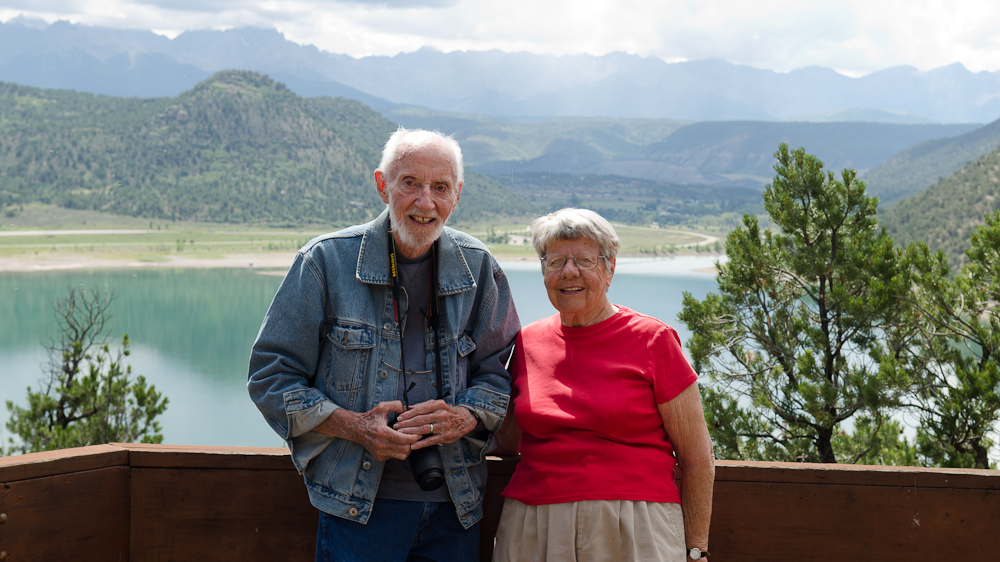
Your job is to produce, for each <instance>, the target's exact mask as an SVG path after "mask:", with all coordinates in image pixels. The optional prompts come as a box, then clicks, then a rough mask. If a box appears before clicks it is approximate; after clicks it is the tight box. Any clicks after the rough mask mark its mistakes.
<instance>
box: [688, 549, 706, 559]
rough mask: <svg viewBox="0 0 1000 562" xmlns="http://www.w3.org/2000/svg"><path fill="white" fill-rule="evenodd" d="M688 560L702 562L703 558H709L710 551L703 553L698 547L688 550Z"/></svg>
mask: <svg viewBox="0 0 1000 562" xmlns="http://www.w3.org/2000/svg"><path fill="white" fill-rule="evenodd" d="M688 558H690V559H691V560H701V559H702V558H708V551H707V550H705V551H702V550H701V549H700V548H698V547H697V546H696V547H694V548H689V549H688Z"/></svg>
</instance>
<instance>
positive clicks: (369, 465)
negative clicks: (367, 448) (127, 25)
mask: <svg viewBox="0 0 1000 562" xmlns="http://www.w3.org/2000/svg"><path fill="white" fill-rule="evenodd" d="M361 468H363V469H365V470H371V469H372V463H370V462H368V461H365V462H364V464H362V465H361Z"/></svg>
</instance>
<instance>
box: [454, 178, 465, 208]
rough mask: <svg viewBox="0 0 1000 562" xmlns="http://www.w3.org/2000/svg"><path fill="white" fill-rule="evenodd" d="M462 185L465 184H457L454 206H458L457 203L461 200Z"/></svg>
mask: <svg viewBox="0 0 1000 562" xmlns="http://www.w3.org/2000/svg"><path fill="white" fill-rule="evenodd" d="M463 185H465V184H464V183H460V184H458V195H456V196H455V204H456V205H458V202H459V201H461V200H462V186H463Z"/></svg>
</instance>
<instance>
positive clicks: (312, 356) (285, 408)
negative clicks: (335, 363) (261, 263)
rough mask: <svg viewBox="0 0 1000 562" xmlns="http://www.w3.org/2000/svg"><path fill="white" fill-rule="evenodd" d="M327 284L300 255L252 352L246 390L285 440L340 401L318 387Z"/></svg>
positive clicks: (315, 422) (326, 414)
mask: <svg viewBox="0 0 1000 562" xmlns="http://www.w3.org/2000/svg"><path fill="white" fill-rule="evenodd" d="M325 295H326V288H325V283H324V280H323V278H322V275H321V274H320V271H319V269H318V268H316V267H315V266H314V264H312V263H311V262H310V261H309V260H308V259H307V258H306V256H305V255H304V254H303V253H302V252H299V253H298V255H296V257H295V261H294V262H293V264H292V266H291V268H290V269H289V271H288V274H287V275H286V276H285V279H284V281H282V283H281V286H280V287H279V288H278V291H277V293H276V294H275V296H274V299H273V300H272V301H271V306H270V308H269V309H268V311H267V315H266V316H265V317H264V321H263V323H262V324H261V327H260V332H259V333H258V334H257V340H256V341H255V342H254V345H253V349H252V351H251V353H250V371H249V376H248V379H247V390H248V392H249V393H250V397H251V399H252V400H253V401H254V403H255V404H256V405H257V408H258V409H260V411H261V413H262V414H263V415H264V418H265V419H266V420H267V423H268V424H269V425H270V426H271V428H272V429H274V431H275V432H276V433H277V434H278V435H280V436H281V437H282V438H283V439H285V440H286V441H289V440H291V439H293V438H295V437H298V436H300V435H303V434H305V433H307V432H309V431H310V430H312V429H313V428H314V427H316V426H317V425H319V424H320V423H321V422H322V421H323V420H325V419H326V418H327V417H329V415H330V414H332V413H333V412H334V411H335V410H336V409H337V408H339V406H338V405H337V404H335V403H333V402H332V401H331V400H330V399H329V397H327V396H326V395H325V394H324V393H323V392H321V391H319V390H317V389H316V388H314V387H313V382H314V380H315V373H316V368H317V364H318V362H319V357H320V353H321V351H322V347H321V346H322V341H321V339H322V334H321V326H322V324H323V321H324V318H325V310H326V307H325V306H324V299H325Z"/></svg>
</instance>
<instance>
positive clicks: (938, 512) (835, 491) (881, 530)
mask: <svg viewBox="0 0 1000 562" xmlns="http://www.w3.org/2000/svg"><path fill="white" fill-rule="evenodd" d="M998 528H1000V494H997V493H994V492H988V493H984V492H983V491H982V490H961V489H953V490H947V489H941V488H920V487H910V486H906V487H902V486H900V487H891V486H870V487H866V486H837V485H824V486H817V485H808V484H772V483H747V482H718V481H717V482H716V486H715V501H714V502H713V513H712V531H711V538H710V541H711V548H710V550H711V552H712V555H713V558H716V557H717V558H718V559H720V560H741V561H744V560H749V561H752V560H784V559H791V560H803V559H806V560H818V561H826V560H829V561H831V562H834V561H838V562H839V561H842V560H851V559H855V558H864V559H872V560H935V559H951V558H972V559H979V560H982V559H989V558H990V557H991V556H995V553H996V552H997V551H998V550H1000V534H998V533H997V532H996V529H998ZM984 556H985V557H986V558H984Z"/></svg>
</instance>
